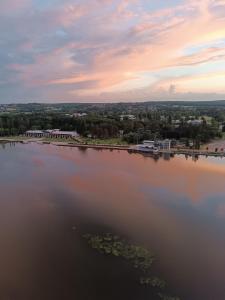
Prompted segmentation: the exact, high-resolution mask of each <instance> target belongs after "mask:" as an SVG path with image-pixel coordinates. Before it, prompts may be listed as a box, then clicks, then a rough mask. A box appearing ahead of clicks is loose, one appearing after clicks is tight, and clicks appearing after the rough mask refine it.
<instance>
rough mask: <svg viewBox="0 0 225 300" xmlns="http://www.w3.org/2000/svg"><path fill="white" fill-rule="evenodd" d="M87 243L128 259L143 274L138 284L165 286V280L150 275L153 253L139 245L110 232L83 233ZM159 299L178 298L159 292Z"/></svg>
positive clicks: (103, 251)
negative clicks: (99, 233) (101, 233)
mask: <svg viewBox="0 0 225 300" xmlns="http://www.w3.org/2000/svg"><path fill="white" fill-rule="evenodd" d="M83 237H84V238H85V239H87V241H88V244H89V245H90V246H91V247H92V248H93V249H95V250H97V251H98V252H100V253H101V254H104V255H112V256H115V257H122V258H124V259H126V260H128V261H129V262H130V263H131V264H132V266H133V267H134V268H136V269H138V270H139V271H140V272H141V273H142V274H143V276H141V277H140V278H139V281H140V284H142V285H143V286H148V287H151V288H153V289H156V290H158V291H163V290H164V289H165V288H166V282H165V281H164V280H162V279H160V278H158V277H153V276H150V270H151V266H152V264H153V263H154V261H155V256H154V254H153V253H152V252H151V251H150V250H148V249H146V248H144V247H141V246H137V245H132V244H129V243H128V242H127V241H125V240H123V239H121V238H120V237H119V236H117V235H113V234H111V233H107V234H103V235H93V234H85V235H84V236H83ZM157 297H158V299H161V300H180V298H177V297H170V296H167V295H166V294H163V293H161V292H158V293H157Z"/></svg>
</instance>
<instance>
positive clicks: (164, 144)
mask: <svg viewBox="0 0 225 300" xmlns="http://www.w3.org/2000/svg"><path fill="white" fill-rule="evenodd" d="M143 145H145V146H148V147H150V148H154V147H156V148H158V149H159V150H170V149H171V140H168V139H166V140H158V141H143Z"/></svg>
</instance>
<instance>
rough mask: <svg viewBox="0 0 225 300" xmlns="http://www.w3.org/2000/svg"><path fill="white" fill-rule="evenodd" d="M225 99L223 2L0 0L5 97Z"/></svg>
mask: <svg viewBox="0 0 225 300" xmlns="http://www.w3.org/2000/svg"><path fill="white" fill-rule="evenodd" d="M172 99H175V100H176V99H179V100H188V99H190V100H198V99H200V100H213V99H225V0H198V1H196V0H186V1H185V0H184V1H181V0H167V1H165V0H139V1H137V0H121V1H118V0H64V1H60V0H1V1H0V103H7V102H28V101H29V102H33V101H39V102H52V101H57V102H63V101H64V102H72V101H74V102H82V101H89V102H90V101H95V102H96V101H97V102H104V101H105V102H108V101H114V102H116V101H143V100H172Z"/></svg>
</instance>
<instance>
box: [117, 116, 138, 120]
mask: <svg viewBox="0 0 225 300" xmlns="http://www.w3.org/2000/svg"><path fill="white" fill-rule="evenodd" d="M124 119H128V120H131V121H134V120H136V117H135V116H134V115H121V116H120V121H123V120H124Z"/></svg>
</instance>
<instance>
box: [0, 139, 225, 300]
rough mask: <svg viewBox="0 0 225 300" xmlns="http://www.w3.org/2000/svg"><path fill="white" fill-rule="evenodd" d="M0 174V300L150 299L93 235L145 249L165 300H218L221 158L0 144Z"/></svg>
mask: <svg viewBox="0 0 225 300" xmlns="http://www.w3.org/2000/svg"><path fill="white" fill-rule="evenodd" d="M0 166H1V168H0V299H1V300H30V299H32V300H53V299H54V300H59V299H60V300H61V299H63V300H67V299H68V300H72V299H74V300H101V299H104V300H106V299H107V300H120V299H121V300H122V299H123V300H125V299H129V300H149V299H154V298H152V297H151V294H150V292H149V290H148V288H146V287H143V286H140V284H139V282H138V281H137V277H136V275H137V274H136V271H135V270H133V269H131V268H130V266H129V265H128V264H127V262H124V261H122V260H120V259H118V260H117V259H114V258H112V257H110V256H109V257H107V256H105V255H101V254H99V253H98V252H96V251H94V250H93V249H91V248H90V247H89V246H88V244H87V242H86V241H85V240H84V239H83V234H84V233H102V232H111V233H115V234H118V235H120V236H122V237H124V238H126V239H127V240H129V241H131V242H132V243H135V244H137V245H143V246H144V247H146V248H149V249H151V250H152V251H153V252H154V253H155V255H156V258H157V259H156V262H155V266H154V272H155V274H157V275H159V276H160V277H162V278H164V279H165V280H166V282H167V283H168V286H169V289H170V291H171V295H177V296H179V297H180V299H181V300H203V299H204V300H223V299H225V159H221V158H199V159H198V160H192V159H191V158H189V159H186V158H185V157H183V156H176V157H174V158H171V159H169V158H168V157H166V158H160V159H158V160H154V159H153V158H151V157H144V156H142V155H139V154H129V153H127V152H126V151H109V150H102V151H100V150H94V149H88V150H81V149H77V148H69V147H56V146H53V145H38V144H27V145H23V144H1V145H0Z"/></svg>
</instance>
